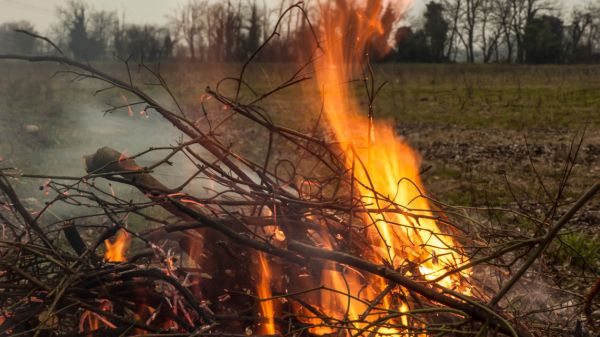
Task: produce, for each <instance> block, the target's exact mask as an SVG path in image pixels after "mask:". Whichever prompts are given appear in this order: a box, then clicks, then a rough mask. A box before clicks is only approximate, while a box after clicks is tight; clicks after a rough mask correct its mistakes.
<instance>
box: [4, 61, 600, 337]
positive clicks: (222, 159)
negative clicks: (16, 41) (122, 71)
mask: <svg viewBox="0 0 600 337" xmlns="http://www.w3.org/2000/svg"><path fill="white" fill-rule="evenodd" d="M0 59H3V60H22V61H29V62H46V63H56V64H60V65H61V66H63V67H64V68H63V70H61V73H63V74H67V75H72V76H74V78H75V79H90V80H96V81H101V82H102V83H106V84H108V87H106V88H105V89H102V91H109V90H118V91H125V92H128V93H129V94H130V95H132V96H134V97H136V99H137V101H136V102H135V103H132V104H127V105H124V106H122V107H113V108H111V111H116V110H117V109H121V108H125V109H126V108H127V107H128V106H130V105H136V106H140V107H143V109H144V111H146V112H152V113H158V114H159V115H160V116H161V117H162V118H164V119H165V120H167V121H168V122H170V123H171V125H172V126H173V127H174V128H176V129H177V130H178V131H179V132H181V133H182V134H183V137H182V139H181V140H180V141H179V142H177V143H176V144H175V145H172V146H166V147H165V146H162V147H153V148H149V149H148V150H146V151H144V152H142V153H138V154H134V155H129V156H127V155H125V154H123V153H121V152H119V151H117V150H115V149H111V148H109V147H102V148H100V149H99V150H98V151H97V152H96V153H94V154H88V156H86V157H85V169H86V171H87V174H85V175H83V176H80V177H68V176H56V175H29V174H25V173H22V172H15V171H14V170H8V169H4V170H2V176H1V177H0V190H1V191H2V199H0V203H1V206H2V207H1V209H0V222H1V224H2V231H1V233H0V235H1V237H0V334H12V335H35V336H60V335H77V334H79V335H85V336H89V335H92V336H123V335H141V334H147V335H160V334H164V335H168V336H210V335H220V336H228V335H232V336H236V335H240V334H243V335H256V334H257V333H256V331H257V328H256V327H258V326H260V324H262V323H264V317H260V315H258V314H257V312H259V310H258V307H259V306H260V304H261V303H262V302H264V301H265V300H273V299H276V300H277V301H278V302H279V303H280V305H281V306H282V309H281V311H280V312H282V314H281V316H280V317H275V321H276V323H277V326H278V327H279V330H280V331H278V334H281V335H299V334H305V335H309V334H310V333H311V331H314V330H312V329H313V328H315V327H318V326H326V327H327V328H328V329H331V331H333V332H332V333H341V334H342V335H348V336H350V335H352V336H370V335H373V334H379V333H382V332H381V331H390V330H384V329H396V331H407V332H406V333H405V334H406V335H415V336H416V335H421V334H430V335H434V334H435V335H438V336H442V335H468V334H479V335H480V336H484V335H488V334H490V335H495V334H498V333H500V334H503V335H507V336H520V337H524V336H534V335H540V334H541V335H551V334H555V335H564V334H565V333H566V331H568V330H565V328H566V327H568V324H569V323H570V322H542V323H543V324H542V323H540V322H536V321H535V320H533V319H532V320H530V321H527V320H524V319H521V317H526V316H527V315H528V313H515V312H512V311H511V308H510V307H509V306H508V304H507V303H504V302H503V301H502V300H503V298H504V297H505V295H506V294H507V293H508V292H509V291H510V290H511V289H513V287H514V286H515V285H516V284H517V283H518V282H519V280H520V279H521V278H522V277H523V275H524V274H525V273H526V272H527V271H528V270H529V268H530V267H531V266H532V265H533V264H534V263H535V262H536V260H538V258H539V257H540V256H541V255H542V254H543V253H544V251H545V250H546V249H547V248H548V246H549V245H550V244H551V242H552V241H553V240H554V239H555V238H556V236H557V234H558V233H559V232H560V231H561V229H562V228H564V226H565V225H566V224H567V222H568V221H569V220H570V219H571V218H572V217H573V215H574V214H575V213H576V212H577V211H578V210H579V209H580V208H581V207H582V206H583V205H584V204H585V203H586V202H587V201H589V200H590V199H591V198H592V196H593V195H594V194H595V193H596V192H597V191H598V190H599V189H600V183H596V184H594V185H593V186H592V187H591V188H590V190H589V191H588V192H586V193H585V194H584V195H582V196H581V197H580V198H579V200H578V201H576V202H575V203H573V204H572V205H570V208H568V209H567V210H565V211H564V212H561V213H562V216H560V217H558V218H557V219H556V221H554V222H553V223H549V222H548V220H547V219H545V220H535V221H536V222H537V223H542V224H543V225H544V226H545V227H544V228H545V230H544V231H541V232H539V233H538V234H537V235H536V236H534V237H531V236H528V235H524V234H523V233H508V232H506V231H503V232H502V233H501V234H499V232H495V231H494V229H493V228H491V227H490V226H486V225H485V224H482V223H476V222H475V221H474V220H473V219H469V218H467V217H464V216H463V217H462V218H463V219H464V220H465V221H464V222H465V223H466V224H465V225H460V224H457V223H454V222H453V221H451V220H450V219H449V218H448V217H446V216H445V215H444V213H445V214H452V213H453V210H452V209H447V208H446V209H443V211H445V212H444V213H443V212H442V208H445V207H443V206H442V205H439V208H440V211H439V212H434V214H435V215H434V218H435V220H436V221H438V223H440V224H443V226H441V227H442V228H444V230H445V231H448V232H447V233H433V234H434V235H449V233H450V234H451V235H452V236H453V237H455V238H457V239H456V240H457V242H460V243H461V244H462V245H463V246H464V247H465V250H464V251H463V250H458V249H457V250H456V251H457V252H459V253H460V254H462V256H463V257H464V261H466V262H465V263H464V264H462V265H458V266H456V267H455V268H453V269H451V270H447V272H446V275H457V276H458V277H462V276H460V275H462V273H461V272H462V271H465V270H468V269H471V270H473V269H474V268H478V267H482V268H507V269H509V270H510V277H508V278H507V279H506V281H505V282H503V284H502V285H501V287H500V288H498V289H495V290H494V292H493V293H490V292H489V291H485V286H484V285H481V284H477V283H473V284H471V285H470V287H471V288H472V289H473V290H472V294H473V295H466V294H462V293H460V292H458V291H456V290H455V289H449V288H444V287H442V286H440V285H439V284H438V283H436V282H433V281H428V280H426V279H425V278H424V277H423V275H420V273H419V272H418V268H415V267H414V266H410V265H409V264H408V262H407V265H406V266H402V267H400V268H398V267H394V266H392V265H390V264H389V263H386V262H379V263H376V262H373V261H372V260H367V259H365V258H364V255H363V252H365V251H369V249H371V248H370V247H368V243H367V242H366V241H364V240H363V239H362V238H363V237H364V230H365V228H367V227H369V226H372V225H373V224H372V223H368V222H366V220H365V218H368V217H364V216H361V215H364V214H366V213H369V212H402V214H403V215H404V216H406V217H412V218H413V219H415V221H417V222H418V219H419V217H422V214H420V213H418V210H411V209H410V208H409V207H407V205H396V204H394V201H393V200H390V199H389V197H388V196H385V195H381V194H380V193H378V191H371V192H372V193H373V195H378V196H379V198H381V200H385V202H386V204H388V205H392V206H390V207H388V208H386V209H385V210H383V209H374V206H373V205H369V204H366V203H365V201H364V199H363V198H362V197H361V196H359V195H356V192H355V189H354V186H355V185H356V184H358V183H360V182H357V181H356V180H355V179H354V177H353V175H352V172H350V171H349V170H348V169H347V168H346V167H345V165H344V163H345V162H346V158H345V157H344V156H345V154H344V152H343V151H341V149H340V148H339V146H338V144H337V143H336V142H335V141H331V140H327V138H326V137H324V136H322V133H320V132H319V131H318V130H319V129H320V126H319V125H315V128H314V130H313V132H301V131H298V130H294V129H290V128H286V127H284V126H280V125H277V124H275V123H274V122H272V120H271V119H270V118H269V117H268V114H266V112H265V111H263V110H262V109H261V108H260V107H259V104H260V102H261V101H262V100H264V99H266V98H267V97H269V96H270V95H273V94H274V93H276V92H278V91H280V90H282V89H285V88H289V87H290V86H293V85H296V84H298V83H300V82H303V81H305V80H307V79H309V78H310V75H309V72H308V71H306V69H307V67H306V66H305V67H301V69H300V70H299V71H298V72H296V73H295V74H294V75H293V76H292V77H291V78H289V79H287V80H286V81H284V82H283V83H281V84H280V85H278V86H276V87H275V88H273V89H271V90H269V91H267V92H265V93H256V96H255V97H253V98H252V99H250V100H249V101H245V100H243V99H242V98H241V97H242V95H240V92H241V91H243V88H244V87H246V86H248V87H249V85H248V84H247V83H246V81H245V80H244V78H243V75H244V71H242V73H241V75H240V76H238V77H237V78H233V79H232V78H229V79H227V80H228V81H233V82H234V83H235V85H234V87H235V90H233V91H234V92H233V94H231V95H225V94H223V93H221V92H220V90H219V86H217V88H216V89H214V90H213V89H211V88H207V90H206V95H208V96H210V97H211V98H212V100H213V101H215V102H218V106H219V109H221V111H220V112H221V113H223V111H226V113H227V114H228V115H227V116H226V117H225V118H222V119H221V120H220V122H219V123H215V121H211V120H210V118H209V114H208V113H206V115H205V116H203V117H201V118H199V119H196V120H194V119H192V118H191V117H188V116H187V115H186V113H185V112H184V111H183V109H181V110H179V109H176V110H171V109H169V108H168V107H167V106H166V105H165V104H162V103H160V102H159V101H158V100H156V99H155V98H153V97H152V96H151V95H150V94H148V93H147V92H146V91H144V90H143V89H141V88H140V87H138V86H137V85H136V84H135V83H134V81H133V79H132V76H131V73H128V75H129V76H127V78H126V79H125V80H123V79H120V78H117V77H116V76H113V75H111V74H108V73H106V72H103V71H101V70H99V69H97V68H95V67H93V66H92V65H89V64H86V63H82V62H78V61H75V60H72V59H70V58H68V57H66V56H64V55H59V56H21V55H0ZM125 64H126V65H127V69H129V62H128V61H125ZM141 66H142V67H143V69H145V70H146V71H147V72H149V73H151V74H152V75H153V76H154V78H155V79H156V82H157V83H155V85H158V86H161V87H162V88H163V89H164V90H165V91H166V92H167V93H168V94H169V95H170V93H171V91H170V89H169V87H168V86H167V83H166V81H165V80H164V78H163V77H162V76H161V74H160V72H159V71H158V70H157V69H153V68H151V67H149V66H146V65H143V64H142V65H141ZM246 66H247V64H246V65H244V68H243V69H246ZM128 71H129V70H128ZM249 91H251V92H254V91H253V90H249ZM171 98H172V99H173V101H174V102H175V103H176V102H177V101H176V100H175V98H174V97H172V95H171ZM175 106H179V105H178V104H175ZM232 116H237V117H242V118H243V119H246V120H247V121H248V122H250V123H251V124H252V125H254V126H255V127H257V128H260V129H262V130H263V131H264V132H265V133H266V134H267V135H268V146H267V147H266V149H265V152H264V158H263V160H262V161H256V160H252V159H250V158H249V157H248V156H244V155H243V154H240V153H237V152H235V151H234V150H232V146H230V145H227V143H226V142H225V141H224V140H223V138H222V137H223V136H221V134H222V131H223V130H222V128H223V125H224V123H225V121H227V120H228V119H230V118H232ZM277 147H279V148H284V149H286V151H282V152H283V153H285V154H286V157H282V158H280V155H276V154H275V150H274V149H275V148H277ZM148 154H160V156H161V158H160V159H158V160H155V162H154V163H152V164H150V165H146V166H140V165H139V164H138V158H142V157H144V156H147V155H148ZM176 158H179V159H178V160H181V158H183V160H185V162H186V163H187V166H186V167H187V168H188V169H189V168H190V167H191V169H190V170H188V171H189V172H188V176H187V178H186V179H185V180H184V181H183V182H181V183H180V184H178V185H177V186H168V184H166V183H165V182H162V181H160V180H158V179H157V178H156V176H155V175H153V173H154V172H155V171H156V170H157V169H159V168H161V167H164V166H169V165H176V163H175V159H176ZM570 168H572V165H571V166H567V168H566V170H567V171H568V170H569V169H570ZM17 179H18V180H22V179H44V181H46V183H45V185H44V186H43V188H45V189H48V190H49V192H50V193H51V195H53V196H54V197H53V199H52V200H51V201H49V202H47V203H46V205H45V207H44V208H43V209H41V210H38V211H37V212H36V213H34V214H32V210H31V209H29V208H28V207H27V205H26V204H25V203H24V202H23V201H22V200H21V198H20V197H19V195H17V193H16V192H15V189H14V187H13V186H14V184H15V182H16V181H17ZM198 180H208V181H210V182H211V184H212V187H211V188H210V189H208V188H206V189H205V192H202V193H200V192H198V190H197V189H194V188H192V187H193V186H192V185H193V184H194V182H196V181H198ZM107 181H108V182H110V184H109V183H106V182H107ZM115 184H117V185H124V186H128V187H131V188H134V189H136V190H138V191H140V192H141V193H140V194H139V198H138V199H136V200H130V199H125V198H122V197H120V196H119V193H114V191H113V187H114V186H115ZM307 186H309V187H310V188H307ZM422 197H424V198H425V197H426V196H422ZM60 203H63V204H68V205H71V206H76V207H80V208H84V209H86V210H88V212H87V213H86V214H85V215H78V216H74V217H72V218H69V219H61V220H60V221H55V222H48V221H42V219H43V216H44V215H45V214H47V212H49V211H50V210H51V209H52V207H55V205H57V204H60ZM556 212H558V210H557V211H556ZM513 213H514V212H513ZM456 215H457V217H458V216H459V215H460V214H456ZM517 215H518V216H523V217H526V218H528V219H530V218H531V216H529V215H523V214H517ZM133 216H136V217H138V218H139V219H143V222H144V224H145V226H144V228H141V229H140V228H136V229H134V228H133V227H132V226H129V225H128V224H127V219H128V218H130V217H133ZM274 223H276V224H277V228H278V229H277V230H278V231H279V230H280V231H281V232H282V233H277V232H273V231H272V230H270V229H269V228H268V227H272V226H273V224H274ZM324 228H325V229H326V230H325V233H327V234H326V235H328V236H329V237H328V238H327V241H330V242H333V247H332V248H333V249H330V248H328V247H324V246H323V245H322V244H320V243H321V242H318V241H317V240H315V239H314V235H313V234H314V232H315V231H320V230H322V229H324ZM119 231H124V232H127V233H128V235H129V236H130V237H131V238H133V241H134V243H135V245H136V246H135V247H136V249H135V251H134V253H133V254H130V256H129V258H128V259H127V260H126V261H123V262H118V263H115V262H108V261H106V260H105V259H103V258H102V253H101V250H102V247H103V243H104V242H105V240H109V239H111V238H112V237H113V236H115V235H116V234H117V233H118V232H119ZM277 236H279V238H277ZM474 238H477V239H474ZM482 240H483V241H482ZM349 242H352V244H349ZM198 245H200V248H199V249H200V250H201V251H202V252H201V253H200V254H193V253H191V251H193V250H194V249H198ZM257 253H260V254H264V255H265V256H267V258H268V260H269V261H272V262H274V263H273V264H274V265H278V266H280V267H281V268H282V269H283V270H287V271H281V274H282V275H287V274H295V275H300V274H303V273H304V274H307V275H309V276H310V275H315V274H319V273H320V272H321V271H322V270H323V268H333V269H335V270H338V271H343V270H348V269H351V270H353V271H355V272H356V273H359V274H361V275H372V276H376V277H379V278H382V279H384V280H385V281H386V282H387V284H388V287H387V288H386V289H384V290H383V291H382V293H381V294H380V295H379V296H377V298H373V299H370V300H371V302H370V303H368V308H369V309H368V310H367V311H366V312H365V313H363V315H361V316H360V317H361V319H362V320H363V321H362V322H356V321H351V320H349V319H340V318H339V317H327V315H326V314H324V313H323V312H321V311H319V310H318V308H315V307H314V306H311V305H310V303H306V302H305V301H302V297H301V296H300V295H301V294H302V293H307V292H311V291H333V290H332V289H324V288H323V287H322V286H319V285H318V284H316V285H315V287H314V288H306V289H296V291H294V292H292V291H289V292H285V291H283V290H282V292H281V293H274V294H273V297H272V298H270V299H266V298H259V296H258V295H257V294H256V293H255V292H254V291H253V290H249V289H246V288H239V287H237V288H236V284H235V283H241V284H244V287H246V286H248V285H252V284H255V283H256V282H257V280H256V276H255V275H252V271H251V270H249V269H248V267H244V266H247V265H251V264H252V263H254V262H253V260H255V256H256V255H254V254H257ZM186 259H191V260H193V262H194V263H196V265H197V266H202V267H203V268H204V269H203V270H198V268H193V267H190V265H192V264H190V263H184V262H183V261H184V260H186ZM507 259H509V260H512V261H511V262H508V263H507V262H506V260H507ZM275 262H276V263H275ZM210 265H212V266H213V267H212V268H208V267H207V266H210ZM326 266H328V267H326ZM483 266H485V267H483ZM206 270H209V271H210V273H211V274H210V275H207V273H206ZM232 273H234V274H235V275H236V277H234V280H233V281H223V280H227V279H228V278H227V276H228V275H229V276H231V274H232ZM207 280H215V282H208V281H207ZM227 282H231V284H229V283H227ZM282 282H284V281H282ZM287 282H289V280H288V281H287ZM462 282H464V283H466V284H468V283H471V282H474V279H469V278H464V279H463V280H462ZM207 284H208V285H207ZM281 289H287V288H286V287H281ZM391 293H396V294H404V295H403V296H404V297H405V298H410V301H409V302H410V303H411V307H410V308H409V309H408V310H404V311H400V310H399V309H395V310H394V309H392V308H382V306H381V305H380V301H381V300H382V298H383V297H384V296H387V295H388V294H391ZM345 295H346V296H347V297H348V298H349V299H350V298H351V297H352V296H353V295H352V294H345ZM578 305H580V307H581V308H583V303H580V304H578ZM299 307H301V308H303V310H305V311H308V312H310V313H311V314H312V315H314V317H318V318H319V320H317V321H309V320H306V319H302V317H299V315H298V310H297V308H299ZM371 311H376V312H377V315H378V317H379V319H377V320H373V319H372V318H370V312H371ZM400 316H403V317H405V318H406V319H405V320H404V319H402V320H399V319H398V317H400ZM345 317H347V315H346V316H345ZM357 327H360V328H357Z"/></svg>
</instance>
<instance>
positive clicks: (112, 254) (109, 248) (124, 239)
mask: <svg viewBox="0 0 600 337" xmlns="http://www.w3.org/2000/svg"><path fill="white" fill-rule="evenodd" d="M129 241H130V238H129V234H128V233H127V232H126V231H124V230H122V229H120V230H119V231H118V232H117V235H116V238H115V241H114V242H110V241H109V240H104V245H105V246H106V252H105V253H104V259H105V260H106V261H108V262H125V261H127V258H126V257H125V254H126V253H127V247H128V246H129Z"/></svg>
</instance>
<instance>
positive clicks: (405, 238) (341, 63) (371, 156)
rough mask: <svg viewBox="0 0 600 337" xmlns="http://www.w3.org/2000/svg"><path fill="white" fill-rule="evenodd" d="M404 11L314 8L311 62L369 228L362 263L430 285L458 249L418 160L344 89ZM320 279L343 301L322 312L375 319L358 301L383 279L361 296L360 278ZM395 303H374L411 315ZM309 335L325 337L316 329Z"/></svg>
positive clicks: (326, 304) (345, 4) (348, 4)
mask: <svg viewBox="0 0 600 337" xmlns="http://www.w3.org/2000/svg"><path fill="white" fill-rule="evenodd" d="M407 5H408V2H402V1H401V2H400V8H396V11H394V9H392V7H390V5H387V6H386V5H385V4H384V2H383V0H364V1H362V2H361V1H352V0H347V1H344V0H335V1H325V2H320V3H319V10H320V13H319V14H320V15H319V19H320V21H319V33H320V41H319V43H320V46H321V48H322V50H323V54H322V55H320V57H319V58H317V60H316V64H315V66H316V71H315V74H316V75H315V77H316V80H317V83H318V87H319V90H320V94H321V96H322V102H323V110H324V112H325V116H326V118H327V120H328V122H329V125H330V126H331V128H332V131H333V133H334V134H335V138H336V139H337V141H338V142H339V143H340V146H341V148H342V149H343V150H344V151H345V152H346V156H345V157H346V163H345V164H346V166H347V168H348V169H349V170H352V172H353V176H354V179H355V182H356V183H355V185H356V190H357V191H356V192H357V194H358V195H359V196H360V198H361V201H362V202H363V204H364V205H366V207H367V208H368V209H369V211H368V212H367V213H366V214H365V218H364V220H365V222H366V223H367V224H372V225H370V226H368V227H367V228H366V233H367V239H368V241H369V242H370V243H371V245H372V246H373V251H374V253H371V254H370V255H369V253H366V252H365V256H367V257H368V258H369V259H371V260H372V261H374V262H377V263H380V262H381V261H382V260H384V261H387V263H389V264H390V265H392V266H394V267H400V266H401V265H406V262H407V261H410V262H412V263H414V264H415V265H417V266H418V269H419V271H418V272H420V273H421V274H422V276H423V277H425V278H426V279H428V280H433V279H436V278H438V277H439V276H441V275H442V274H444V272H445V271H446V270H447V268H449V267H452V266H454V267H455V266H457V265H458V264H460V261H461V259H460V254H458V253H456V252H455V250H454V249H455V248H454V247H455V246H456V244H455V243H454V242H453V240H452V239H451V238H449V237H448V236H444V235H443V234H442V233H441V231H440V230H439V228H438V226H437V223H436V222H435V220H433V214H432V212H431V208H430V205H429V204H428V202H427V200H426V199H425V198H423V191H424V189H423V187H422V184H421V180H420V177H419V164H420V163H419V162H420V159H419V157H418V155H417V154H416V153H415V152H414V151H413V150H412V149H411V148H410V146H408V145H407V144H406V143H404V142H403V141H402V140H401V139H400V138H399V137H398V136H397V135H396V133H395V131H394V128H393V126H392V125H390V124H386V123H381V122H374V121H373V119H372V115H368V114H367V113H366V112H365V111H369V110H370V109H371V108H372V107H368V108H367V107H364V108H361V107H360V105H359V103H358V102H357V99H356V98H355V97H356V96H355V94H354V92H353V91H352V89H351V87H350V83H352V80H353V78H355V77H356V74H357V73H360V72H359V71H358V70H360V67H361V62H362V64H363V65H364V64H365V62H364V61H365V60H366V59H367V58H368V57H369V55H368V54H369V52H371V53H378V54H380V55H381V54H382V53H383V52H384V49H385V47H386V46H387V37H389V36H390V33H391V29H392V26H393V22H394V21H396V20H397V18H398V15H396V14H394V13H401V12H402V11H403V10H404V9H406V7H407ZM398 9H399V11H398ZM398 205H400V207H398ZM408 213H411V214H412V215H416V217H415V216H409V215H408ZM323 241H324V242H323V245H324V246H325V247H327V248H330V249H333V248H332V247H331V244H329V243H328V242H326V241H327V240H323ZM418 272H417V273H418ZM322 277H323V279H322V283H323V285H325V286H327V287H329V288H332V289H334V290H335V291H337V293H336V295H332V296H334V297H340V296H341V298H337V299H333V298H328V297H327V296H321V299H320V301H321V304H320V306H319V309H320V310H322V311H323V312H324V313H326V314H328V315H331V316H333V317H338V318H344V316H345V317H347V320H350V321H353V322H358V321H363V322H364V321H365V320H367V321H372V320H374V319H375V317H373V318H372V319H370V318H368V317H364V312H365V310H367V311H368V309H367V306H366V305H365V304H364V303H363V302H361V301H359V300H357V298H368V299H373V298H375V297H377V295H378V294H380V293H381V292H382V291H383V290H384V288H385V287H386V282H385V281H384V280H383V279H382V278H374V279H369V287H368V288H367V289H365V288H364V283H365V282H361V280H360V277H364V276H360V275H356V274H353V273H352V272H349V271H339V270H336V269H335V268H328V270H326V271H325V272H323V275H322ZM438 283H439V284H441V285H443V286H446V287H450V288H455V287H456V286H458V285H459V278H458V277H457V276H453V277H446V278H444V279H442V280H441V281H439V282H438ZM340 294H341V295H340ZM346 294H348V295H346ZM350 296H352V298H349V297H350ZM395 301H396V302H398V301H397V300H395ZM393 302H394V299H393V298H392V296H390V295H388V296H385V297H384V298H383V299H382V300H381V303H380V304H381V305H382V306H383V307H384V308H389V309H394V310H398V311H400V312H407V311H408V310H409V306H408V304H407V303H393ZM340 313H343V315H344V316H342V315H340ZM313 321H314V320H311V322H313ZM355 325H358V326H356V328H361V327H362V326H361V325H360V324H355ZM398 325H403V326H407V325H408V320H407V317H406V316H402V317H401V318H400V321H399V322H398ZM312 332H313V333H317V334H323V333H327V332H328V331H327V329H323V328H318V329H313V331H312ZM400 333H402V331H400V330H394V329H385V331H384V329H380V330H378V334H400Z"/></svg>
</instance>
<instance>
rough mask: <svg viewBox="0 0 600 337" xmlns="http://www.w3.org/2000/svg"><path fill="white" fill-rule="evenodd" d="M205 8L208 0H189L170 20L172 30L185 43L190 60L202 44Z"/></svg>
mask: <svg viewBox="0 0 600 337" xmlns="http://www.w3.org/2000/svg"><path fill="white" fill-rule="evenodd" d="M207 9H208V1H206V0H189V1H188V3H187V4H185V5H183V6H181V7H180V8H179V9H178V10H177V12H176V14H175V15H174V16H173V17H171V20H170V21H171V25H172V26H173V30H174V31H175V32H176V34H178V35H179V36H180V37H181V38H182V39H183V40H184V41H185V43H186V44H187V47H188V50H189V55H190V58H191V59H192V60H194V59H196V55H197V53H198V52H199V47H200V46H201V44H202V41H201V36H202V32H203V30H204V29H205V25H204V24H205V22H204V21H203V20H202V14H203V13H205V12H206V11H207Z"/></svg>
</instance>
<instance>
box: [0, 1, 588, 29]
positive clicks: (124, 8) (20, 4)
mask: <svg viewBox="0 0 600 337" xmlns="http://www.w3.org/2000/svg"><path fill="white" fill-rule="evenodd" d="M84 1H85V2H87V3H89V4H91V5H92V6H93V7H94V8H96V9H105V10H116V11H117V12H118V13H119V16H121V15H122V14H124V15H125V18H126V20H127V22H130V23H138V24H144V23H152V24H164V23H166V22H167V16H168V15H169V14H171V13H173V11H174V9H175V8H177V7H178V6H179V5H180V4H183V3H185V2H187V0H84ZM246 1H250V0H246ZM280 1H287V2H289V1H290V0H266V2H267V3H268V4H269V3H270V4H279V3H280ZM392 1H393V0H392ZM427 1H429V0H413V6H412V7H413V9H412V13H411V14H412V15H411V16H415V15H416V13H418V12H419V11H420V10H422V8H423V7H424V5H425V3H427ZM584 1H586V0H558V3H559V4H560V3H564V6H565V7H566V8H569V7H571V6H572V5H573V4H581V3H584ZM67 2H68V0H0V23H1V22H7V21H15V20H28V21H31V22H32V23H33V24H34V25H35V26H36V28H37V29H38V30H39V31H40V32H45V31H46V30H47V29H48V28H49V27H50V25H51V24H52V23H53V22H54V21H55V15H56V11H55V8H56V6H58V5H64V4H65V3H67ZM258 2H259V3H260V2H262V0H258Z"/></svg>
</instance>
